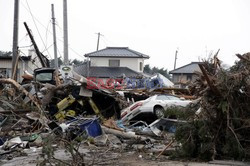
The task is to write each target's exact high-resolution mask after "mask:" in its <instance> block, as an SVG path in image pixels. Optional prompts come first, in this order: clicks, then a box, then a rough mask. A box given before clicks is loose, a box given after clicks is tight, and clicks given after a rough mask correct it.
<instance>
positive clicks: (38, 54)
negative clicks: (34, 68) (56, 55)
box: [23, 22, 49, 67]
mask: <svg viewBox="0 0 250 166" xmlns="http://www.w3.org/2000/svg"><path fill="white" fill-rule="evenodd" d="M23 24H24V26H25V29H26V30H27V32H28V35H29V37H30V40H31V43H32V44H33V46H34V49H35V51H36V55H37V56H38V58H39V60H40V62H41V65H42V67H48V66H49V63H48V62H47V61H46V60H45V58H44V57H45V56H44V55H43V54H42V53H41V52H40V51H39V48H38V46H37V44H36V42H35V39H34V37H33V36H32V34H31V32H30V29H29V27H28V25H27V23H26V22H24V23H23Z"/></svg>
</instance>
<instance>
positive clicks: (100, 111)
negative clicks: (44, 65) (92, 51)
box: [0, 70, 175, 165]
mask: <svg viewBox="0 0 250 166" xmlns="http://www.w3.org/2000/svg"><path fill="white" fill-rule="evenodd" d="M39 71H40V70H39ZM44 71H45V72H47V73H48V72H50V73H53V72H54V70H41V71H40V72H39V74H41V73H42V72H44ZM47 73H42V74H41V75H40V76H41V77H40V76H39V77H40V78H39V79H40V81H37V80H32V79H29V80H26V81H25V82H24V83H23V84H19V83H17V82H16V81H14V80H12V79H9V78H2V79H0V87H1V88H0V94H1V97H0V104H1V105H0V127H1V128H0V158H1V159H2V160H4V159H7V160H9V159H12V158H14V157H18V156H23V155H27V153H26V152H27V151H39V150H40V152H41V154H42V156H41V157H40V159H38V160H39V161H38V163H40V164H46V163H50V162H54V163H57V164H60V163H61V164H62V163H69V161H71V163H74V164H73V165H79V164H82V163H83V162H84V160H85V159H84V160H83V154H81V153H80V152H79V147H80V146H82V144H85V145H86V144H87V146H90V145H94V146H97V147H109V148H112V149H117V151H118V152H119V151H121V150H123V151H127V150H131V149H133V150H134V151H143V152H147V153H150V154H156V155H157V156H156V155H155V157H156V158H158V157H159V156H160V155H162V154H165V153H166V149H168V150H173V145H172V144H173V143H174V141H173V138H172V135H173V134H172V133H171V134H170V135H168V137H167V134H166V133H164V132H163V131H161V130H159V128H160V125H162V124H163V123H167V120H166V119H158V120H157V121H155V122H154V123H152V124H150V125H148V124H147V123H145V122H143V121H142V122H138V123H136V124H133V125H130V126H124V124H123V123H122V122H121V121H120V120H119V119H120V116H121V113H120V111H121V110H122V109H123V108H125V107H128V105H129V104H130V102H128V101H127V100H126V99H125V97H124V96H123V95H120V94H119V93H118V92H117V91H114V90H112V89H105V88H100V87H99V88H98V86H97V85H96V84H95V83H94V82H88V81H90V80H87V79H86V78H84V77H82V76H80V75H78V74H76V73H73V77H72V78H70V79H68V80H66V81H65V80H64V82H63V81H62V80H60V78H59V77H58V78H53V80H50V79H47V78H46V77H45V76H46V74H47ZM55 76H56V75H55ZM34 78H36V77H34ZM43 78H45V80H42V79H43ZM54 80H55V81H54ZM87 83H91V85H92V86H96V87H95V88H94V89H88V88H87V87H86V86H87ZM132 98H133V97H132ZM174 123H175V122H174ZM60 147H61V148H64V149H66V150H68V151H69V153H70V154H71V157H70V158H67V160H68V161H60V160H59V158H56V157H55V156H54V155H55V153H56V150H55V149H56V148H60ZM41 148H42V150H41ZM102 151H103V150H102ZM29 153H30V152H29ZM86 160H88V159H86ZM96 160H97V159H96ZM100 162H101V161H100Z"/></svg>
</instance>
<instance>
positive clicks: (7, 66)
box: [0, 49, 42, 82]
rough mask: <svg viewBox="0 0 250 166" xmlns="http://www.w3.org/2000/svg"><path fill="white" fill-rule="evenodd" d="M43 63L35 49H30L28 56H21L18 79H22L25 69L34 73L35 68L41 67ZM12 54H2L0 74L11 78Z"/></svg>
mask: <svg viewBox="0 0 250 166" xmlns="http://www.w3.org/2000/svg"><path fill="white" fill-rule="evenodd" d="M41 66H42V65H41V63H40V61H39V59H38V57H37V56H36V53H35V51H34V49H30V50H29V55H28V56H20V57H19V61H18V67H17V71H16V72H17V81H18V82H21V81H22V77H21V76H22V75H23V74H24V71H27V72H29V73H31V74H32V73H33V71H34V69H36V68H39V67H41ZM11 70H12V56H0V75H1V77H4V78H11Z"/></svg>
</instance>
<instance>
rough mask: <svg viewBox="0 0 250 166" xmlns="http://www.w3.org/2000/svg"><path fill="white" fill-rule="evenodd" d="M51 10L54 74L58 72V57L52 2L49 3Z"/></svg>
mask: <svg viewBox="0 0 250 166" xmlns="http://www.w3.org/2000/svg"><path fill="white" fill-rule="evenodd" d="M51 11H52V24H53V40H54V62H55V69H56V74H57V73H58V59H57V44H56V26H55V24H56V23H55V14H54V4H51Z"/></svg>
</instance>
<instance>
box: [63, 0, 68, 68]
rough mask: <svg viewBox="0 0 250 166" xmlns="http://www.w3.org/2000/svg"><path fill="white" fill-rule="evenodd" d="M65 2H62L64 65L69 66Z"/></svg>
mask: <svg viewBox="0 0 250 166" xmlns="http://www.w3.org/2000/svg"><path fill="white" fill-rule="evenodd" d="M67 15H68V14H67V0H63V36H64V37H63V39H64V42H63V44H64V65H68V64H69V55H68V53H69V52H68V16H67Z"/></svg>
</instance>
